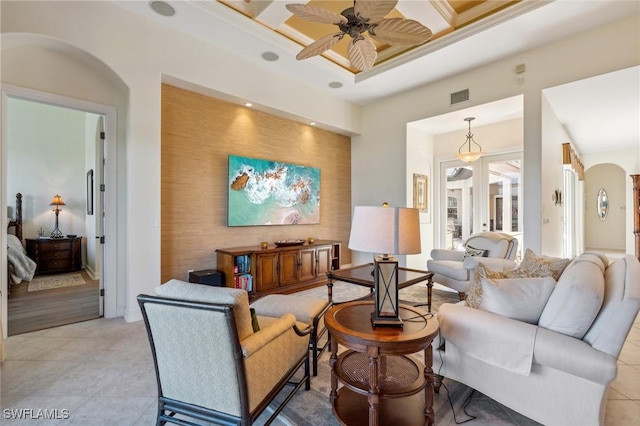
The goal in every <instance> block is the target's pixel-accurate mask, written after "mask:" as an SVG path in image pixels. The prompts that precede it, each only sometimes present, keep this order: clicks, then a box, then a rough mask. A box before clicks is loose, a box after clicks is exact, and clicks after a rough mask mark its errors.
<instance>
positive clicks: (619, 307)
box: [433, 253, 640, 426]
mask: <svg viewBox="0 0 640 426" xmlns="http://www.w3.org/2000/svg"><path fill="white" fill-rule="evenodd" d="M537 279H538V280H540V279H539V278H537ZM520 280H521V281H522V279H520ZM498 281H500V280H498ZM502 281H504V280H502ZM485 284H487V283H484V284H483V286H484V285H485ZM487 285H488V284H487ZM550 294H551V295H550V296H549V298H548V301H546V304H543V306H544V308H543V309H542V314H541V315H540V318H539V320H538V321H537V324H531V323H526V322H522V321H517V320H514V319H511V318H509V317H505V316H502V315H499V314H497V313H494V312H488V311H485V310H482V309H474V308H471V307H467V306H465V305H464V302H460V303H459V304H455V305H454V304H444V305H442V306H441V307H440V311H439V312H438V321H439V322H440V333H441V336H440V340H439V341H438V342H434V347H435V348H439V349H437V350H436V351H435V353H434V356H433V359H434V367H433V368H434V372H435V373H436V374H437V375H439V376H444V377H447V378H450V379H453V380H456V381H458V382H461V383H464V384H466V385H468V386H470V387H472V388H474V389H476V390H478V391H480V392H482V393H484V394H485V395H487V396H489V397H491V398H493V399H495V400H496V401H498V402H500V403H502V404H504V405H506V406H507V407H510V408H512V409H513V410H515V411H517V412H519V413H521V414H523V415H525V416H527V417H529V418H531V419H533V420H535V421H538V422H541V423H544V424H548V425H563V426H567V425H581V426H584V425H597V424H603V422H604V414H605V404H606V400H607V390H608V388H609V385H610V383H611V382H612V381H613V379H615V377H616V374H617V357H618V356H619V354H620V351H621V350H622V346H623V344H624V342H625V340H626V337H627V334H628V333H629V330H630V329H631V327H632V325H633V322H634V320H635V318H636V316H637V314H638V310H639V309H640V262H638V260H637V259H636V258H635V257H633V256H631V255H625V256H624V257H623V258H621V259H618V260H616V261H614V262H613V263H611V264H609V261H608V259H607V258H606V257H605V256H604V255H602V254H597V253H585V254H582V255H580V256H578V257H577V258H575V259H574V260H573V261H572V262H571V263H570V264H569V266H567V268H566V269H565V270H564V272H563V273H562V275H561V276H560V279H559V280H558V282H557V283H556V284H555V288H554V289H553V290H552V292H551V293H550Z"/></svg>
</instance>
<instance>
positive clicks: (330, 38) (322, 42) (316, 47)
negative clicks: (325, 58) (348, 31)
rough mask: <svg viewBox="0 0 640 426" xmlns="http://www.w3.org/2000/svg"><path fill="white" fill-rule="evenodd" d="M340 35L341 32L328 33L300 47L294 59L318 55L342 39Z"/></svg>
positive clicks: (342, 34)
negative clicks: (302, 47)
mask: <svg viewBox="0 0 640 426" xmlns="http://www.w3.org/2000/svg"><path fill="white" fill-rule="evenodd" d="M342 37H344V33H343V32H339V33H334V34H328V35H326V36H324V37H322V38H320V39H318V40H316V41H314V42H313V43H311V44H310V45H308V46H307V47H305V48H304V49H302V50H301V51H300V53H298V54H297V55H296V59H298V60H302V59H307V58H311V57H312V56H316V55H319V54H321V53H323V52H325V51H327V50H329V49H331V48H332V47H333V46H335V45H336V44H337V43H338V42H339V41H340V40H342Z"/></svg>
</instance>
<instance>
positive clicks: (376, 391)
mask: <svg viewBox="0 0 640 426" xmlns="http://www.w3.org/2000/svg"><path fill="white" fill-rule="evenodd" d="M367 354H368V355H369V395H367V401H369V426H378V403H379V402H380V400H379V398H380V388H379V387H378V361H379V360H380V358H379V357H378V355H379V350H378V348H377V347H368V348H367Z"/></svg>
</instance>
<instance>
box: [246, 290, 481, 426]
mask: <svg viewBox="0 0 640 426" xmlns="http://www.w3.org/2000/svg"><path fill="white" fill-rule="evenodd" d="M367 293H369V290H368V289H367V288H364V287H361V286H357V285H353V284H347V283H343V282H336V283H335V285H334V287H333V296H334V300H335V301H347V300H353V299H356V298H358V297H362V296H365V295H366V294H367ZM294 294H295V295H299V296H306V297H309V296H314V297H326V296H327V289H326V287H317V288H314V289H311V290H306V291H303V292H299V293H294ZM400 298H401V299H402V300H406V301H409V302H417V303H426V301H427V287H426V285H425V284H424V283H420V284H415V285H413V286H410V287H407V288H405V289H402V290H400ZM458 301H459V298H458V293H457V292H451V291H444V290H439V289H433V292H432V311H433V312H435V311H437V309H438V307H439V306H440V305H441V304H443V303H456V302H458ZM425 309H426V308H425ZM341 351H342V347H340V349H339V352H341ZM415 356H417V357H418V358H419V359H421V360H422V359H423V358H424V357H423V356H422V353H418V354H415ZM447 383H448V381H447ZM330 390H331V368H330V367H329V352H328V351H325V352H324V353H323V354H322V356H321V358H320V360H319V362H318V376H317V377H313V378H312V379H311V390H309V391H304V389H302V390H300V391H299V392H297V393H296V395H295V396H294V397H293V398H292V399H291V401H289V403H288V404H287V405H286V406H285V408H284V410H283V411H282V413H280V415H279V416H278V418H277V419H276V421H275V422H274V423H272V426H319V425H322V426H339V425H340V422H338V420H337V419H336V418H335V416H334V415H333V412H332V408H331V404H330V403H329V391H330ZM470 392H471V390H470V389H469V388H466V387H464V386H452V387H450V392H441V393H440V394H436V395H434V404H433V408H434V410H435V412H436V413H437V416H436V425H449V424H455V420H454V418H453V413H452V411H451V409H450V407H449V405H450V404H453V405H454V406H455V407H461V406H462V405H463V403H464V401H465V400H466V398H467V397H468V396H469V395H470ZM282 398H283V396H282V395H278V397H277V398H276V401H277V402H279V401H281V400H282ZM421 399H423V400H424V394H423V393H421ZM273 406H274V404H272V406H270V407H268V408H267V410H266V412H265V413H263V415H262V416H261V417H260V419H259V420H258V422H257V423H256V424H257V425H262V424H263V422H264V420H265V419H266V418H267V417H268V416H269V415H270V414H271V413H272V412H273V408H272V407H273ZM363 416H365V418H366V413H364V414H363Z"/></svg>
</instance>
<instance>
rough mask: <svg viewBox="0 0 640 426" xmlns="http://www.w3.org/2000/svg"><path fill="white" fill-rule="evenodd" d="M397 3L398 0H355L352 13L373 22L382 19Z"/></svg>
mask: <svg viewBox="0 0 640 426" xmlns="http://www.w3.org/2000/svg"><path fill="white" fill-rule="evenodd" d="M396 4H398V0H356V1H355V6H354V8H353V9H354V13H355V15H356V16H359V17H360V18H361V19H362V20H363V21H365V22H369V23H370V24H373V23H375V22H378V21H379V20H381V19H383V18H384V17H385V16H387V14H388V13H389V12H391V11H392V10H393V8H394V7H396Z"/></svg>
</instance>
